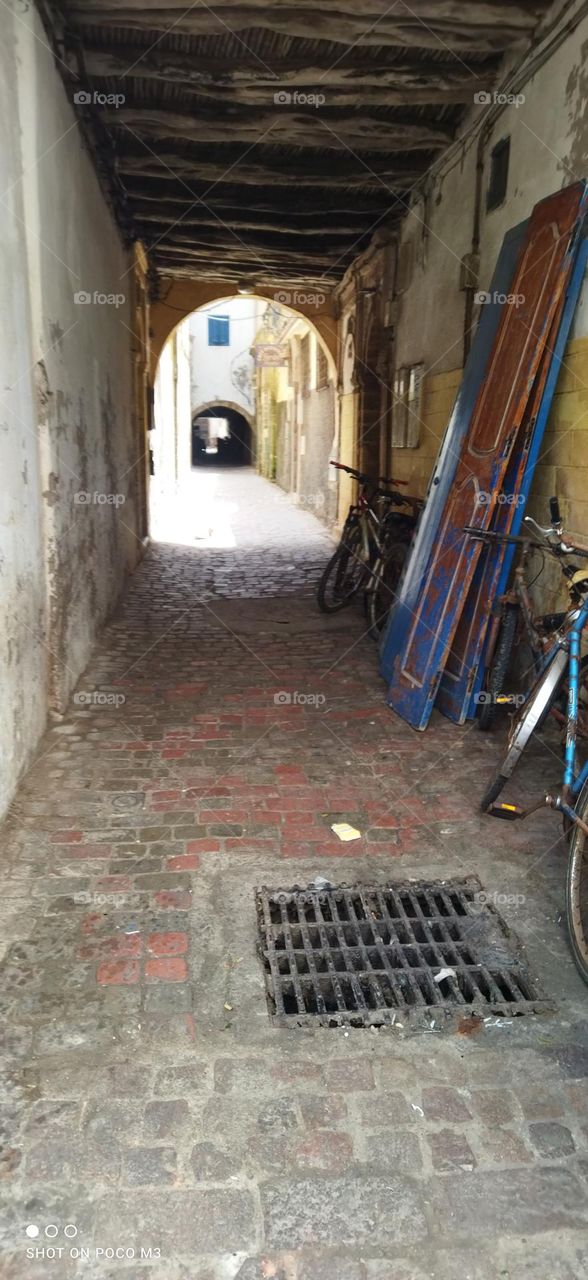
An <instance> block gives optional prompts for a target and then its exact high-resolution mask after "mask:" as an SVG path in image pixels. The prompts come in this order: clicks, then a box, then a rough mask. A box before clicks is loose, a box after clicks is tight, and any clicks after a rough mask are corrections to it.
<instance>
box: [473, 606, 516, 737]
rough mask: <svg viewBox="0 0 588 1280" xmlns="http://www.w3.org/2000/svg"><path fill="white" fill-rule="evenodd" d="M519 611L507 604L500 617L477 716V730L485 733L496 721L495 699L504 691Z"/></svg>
mask: <svg viewBox="0 0 588 1280" xmlns="http://www.w3.org/2000/svg"><path fill="white" fill-rule="evenodd" d="M518 618H519V609H518V605H516V604H508V605H507V606H506V608H505V610H504V613H503V615H502V624H501V627H500V635H499V637H498V643H497V645H496V649H495V650H494V658H493V660H492V665H491V667H490V670H489V672H488V678H487V680H486V689H485V692H486V695H487V697H486V700H485V701H484V702H482V704H481V707H480V714H479V716H478V728H479V729H481V730H482V732H483V733H486V732H487V731H488V730H489V729H491V728H492V725H493V724H494V721H495V719H496V699H497V697H498V696H499V694H501V693H502V690H503V689H504V682H505V680H506V676H507V672H508V664H509V662H510V655H511V653H512V646H513V644H514V638H515V633H516V629H517V622H518Z"/></svg>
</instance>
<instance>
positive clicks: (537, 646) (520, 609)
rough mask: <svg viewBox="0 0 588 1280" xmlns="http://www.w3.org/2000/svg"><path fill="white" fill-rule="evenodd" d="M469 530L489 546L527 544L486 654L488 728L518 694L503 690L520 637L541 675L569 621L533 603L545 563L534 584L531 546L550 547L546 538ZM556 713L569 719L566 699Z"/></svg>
mask: <svg viewBox="0 0 588 1280" xmlns="http://www.w3.org/2000/svg"><path fill="white" fill-rule="evenodd" d="M464 532H467V533H468V534H469V535H470V537H472V538H475V540H476V541H478V542H483V543H485V545H486V546H495V545H497V544H500V545H502V546H506V545H508V544H509V543H510V544H511V545H512V544H515V545H517V546H519V547H520V549H521V555H520V559H519V563H518V564H517V566H516V568H515V570H514V574H513V583H512V586H511V588H510V590H509V591H507V592H505V594H504V595H503V596H500V597H499V599H498V601H497V602H496V606H495V608H494V610H493V619H492V623H491V627H490V632H489V638H488V645H487V649H486V656H485V662H486V675H485V680H484V687H483V689H482V690H481V692H480V694H479V713H478V728H479V729H480V730H481V731H482V732H484V733H486V732H488V731H489V730H490V729H491V728H492V727H493V725H494V722H495V718H496V711H497V708H498V707H499V706H500V705H507V706H508V705H509V704H510V703H512V695H511V694H504V692H503V690H504V685H505V681H506V676H507V674H508V670H509V665H510V660H511V655H512V651H513V648H514V647H515V640H516V641H517V645H518V643H519V642H520V641H521V640H524V639H526V641H527V643H528V646H529V649H530V653H531V666H532V671H533V674H534V675H535V676H539V675H540V674H541V670H542V665H543V657H544V654H545V653H546V651H547V649H548V648H549V645H550V643H551V641H552V637H553V634H554V632H557V631H558V630H559V629H560V628H561V627H563V626H565V621H566V613H565V612H559V613H544V614H537V613H535V610H534V607H533V601H532V599H531V593H530V588H531V586H533V584H534V583H535V582H536V581H537V579H538V577H539V576H540V574H541V573H542V572H543V566H542V567H541V569H540V570H539V573H537V574H536V575H535V577H534V578H533V580H532V582H531V583H528V581H527V576H528V574H527V569H528V561H529V556H530V553H531V551H533V550H540V551H541V552H545V550H546V548H545V545H544V543H542V542H537V541H534V540H533V539H531V538H529V537H513V536H509V535H508V534H500V533H495V532H493V531H492V530H491V529H487V530H481V529H480V530H478V529H476V528H474V527H473V526H471V525H468V526H466V528H465V530H464ZM561 568H562V572H563V573H564V575H565V576H566V577H567V578H568V579H569V580H571V578H572V577H573V574H574V568H573V566H568V565H565V564H563V563H562V565H561ZM572 591H573V586H572ZM572 603H576V604H578V603H579V599H574V598H572ZM583 664H584V667H585V676H586V678H587V679H588V655H587V656H586V658H585V659H583ZM551 712H552V714H553V715H554V716H555V717H556V718H559V719H560V720H563V719H564V713H565V700H564V705H563V709H562V710H561V712H560V710H559V708H558V706H557V704H556V705H554V706H553V707H552V708H551Z"/></svg>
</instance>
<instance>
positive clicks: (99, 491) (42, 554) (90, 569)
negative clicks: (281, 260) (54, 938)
mask: <svg viewBox="0 0 588 1280" xmlns="http://www.w3.org/2000/svg"><path fill="white" fill-rule="evenodd" d="M2 27H3V40H2V41H1V42H0V59H1V61H2V64H3V65H2V75H1V77H0V79H1V84H2V88H1V90H0V92H1V94H2V106H3V110H2V124H1V126H0V128H1V130H2V162H3V172H2V191H3V193H4V194H3V200H2V207H1V209H0V218H1V222H2V235H1V237H0V246H1V247H0V251H1V252H2V258H3V264H2V266H3V269H2V283H1V288H2V293H3V304H4V305H3V306H2V310H1V315H2V317H3V319H2V324H3V341H2V343H1V344H0V360H1V362H2V365H3V368H2V383H1V385H2V393H1V396H0V399H1V408H0V429H1V431H2V436H3V458H4V462H3V467H2V473H1V476H0V487H1V500H2V521H1V528H0V547H1V570H0V571H1V578H0V583H1V588H2V610H1V617H2V623H1V625H2V629H3V635H2V638H1V648H2V655H3V657H2V661H3V665H4V671H3V679H2V680H1V681H0V754H1V763H0V810H3V809H5V808H6V805H7V803H8V802H9V799H10V796H11V794H12V791H13V789H14V786H15V784H16V781H17V779H18V777H19V776H20V774H21V773H22V771H23V769H24V768H25V767H26V765H27V762H28V761H29V759H30V758H31V756H32V753H33V751H34V748H35V746H36V744H37V742H38V739H39V737H40V735H41V732H42V730H43V727H44V725H45V722H46V717H47V711H48V709H49V708H51V709H52V710H53V711H56V712H60V711H61V710H63V709H64V708H65V705H66V703H67V699H68V696H69V694H70V692H71V691H72V689H73V687H74V686H75V684H76V682H77V680H78V677H79V675H80V672H81V671H82V670H83V668H84V666H85V665H86V663H87V662H88V659H89V657H90V654H91V651H92V648H93V645H94V643H95V640H96V636H97V632H98V630H99V628H100V626H101V625H102V623H103V622H104V620H105V619H106V617H107V615H108V614H109V613H110V611H111V610H112V609H113V607H114V605H115V603H116V601H117V598H118V596H119V593H120V591H121V588H122V586H123V583H124V579H125V575H126V573H127V572H128V571H129V570H130V569H132V568H133V566H134V564H135V563H136V560H137V558H138V556H139V554H140V551H141V540H140V537H138V536H137V528H140V524H139V522H138V518H137V505H138V504H137V484H136V465H137V441H136V438H135V440H133V417H132V367H131V356H130V337H131V335H130V324H129V321H130V293H131V287H130V276H129V275H128V274H127V270H128V268H129V266H130V265H131V263H130V257H129V255H128V253H127V252H126V251H125V250H124V249H123V246H122V244H121V241H120V238H119V235H118V232H117V231H116V228H115V225H114V222H113V220H112V217H111V214H110V212H109V210H108V207H107V205H106V203H105V200H104V198H103V195H102V192H101V190H100V187H99V185H98V181H97V178H96V175H95V172H94V169H93V167H92V163H91V161H90V158H89V156H88V154H87V152H86V149H85V147H84V144H83V142H82V138H81V135H80V133H79V130H78V126H77V124H76V120H75V116H74V113H73V109H72V105H71V104H70V102H69V101H68V100H67V97H66V93H65V90H64V87H63V83H62V81H61V79H60V77H59V75H58V73H57V71H56V68H55V65H54V60H53V56H52V53H51V51H50V50H49V48H48V46H47V42H46V38H45V33H44V30H43V28H42V27H41V24H40V21H39V19H38V17H37V14H36V11H35V10H34V8H33V7H32V6H31V7H30V8H29V9H28V10H27V14H26V17H25V19H22V18H17V16H16V15H12V14H11V13H10V12H9V11H8V9H7V10H6V11H5V13H4V15H3V19H2ZM80 293H81V294H82V295H84V294H85V295H89V296H90V297H91V301H89V302H88V301H85V302H84V301H81V300H80V299H79V296H78V300H77V301H76V294H77V295H79V294H80ZM95 294H96V297H95ZM98 295H100V297H104V298H107V297H110V296H114V295H116V298H117V301H116V303H114V302H112V301H111V302H107V301H103V302H100V301H98V300H97V298H98ZM80 495H82V497H81V499H80Z"/></svg>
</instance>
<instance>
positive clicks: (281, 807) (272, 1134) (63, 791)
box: [0, 471, 588, 1280]
mask: <svg viewBox="0 0 588 1280" xmlns="http://www.w3.org/2000/svg"><path fill="white" fill-rule="evenodd" d="M237 475H238V480H237ZM205 479H208V480H211V479H213V477H212V476H209V475H208V474H207V477H202V476H199V482H203V481H204V480H205ZM214 479H215V482H216V485H217V489H216V500H217V502H218V503H219V506H220V507H221V509H222V508H223V506H224V510H225V511H227V512H228V511H231V510H234V506H235V498H236V495H237V490H236V485H237V483H238V485H239V495H240V498H241V506H240V510H239V514H238V518H237V519H236V520H235V521H234V523H233V529H234V532H235V535H236V537H235V543H236V545H234V546H231V547H230V548H229V547H225V546H218V545H215V541H214V536H211V539H210V545H207V546H202V547H199V549H195V548H194V547H190V546H180V545H163V544H155V545H153V546H151V548H150V550H149V552H148V554H147V556H146V557H145V559H144V560H143V563H142V564H141V566H140V568H139V570H138V571H137V573H136V574H135V577H134V579H133V582H132V584H131V586H130V589H129V591H128V593H127V595H126V598H125V600H124V602H123V604H122V606H121V608H120V609H119V610H118V612H117V613H116V615H115V616H114V618H113V619H112V621H111V623H110V624H109V626H108V627H107V628H106V630H105V632H104V634H103V637H102V640H101V643H100V646H99V648H98V650H97V651H96V653H95V655H94V657H93V659H92V661H91V663H90V665H89V666H88V668H87V670H86V671H85V673H84V674H83V676H82V677H81V679H80V681H79V684H78V687H77V690H76V692H75V693H74V695H73V699H72V701H71V702H70V704H69V706H68V708H67V711H66V713H65V714H64V716H63V718H62V720H61V721H60V723H58V724H55V725H54V727H53V728H52V729H51V730H50V732H49V733H47V734H46V736H45V738H44V739H43V741H42V743H41V746H40V750H39V754H38V758H37V760H36V762H35V763H34V765H33V766H32V768H31V769H30V771H29V772H28V774H27V776H26V777H25V779H24V780H23V782H22V784H21V787H20V789H19V792H18V796H17V799H16V801H15V803H14V805H13V807H12V810H11V813H10V815H9V819H8V822H7V826H6V828H5V833H4V841H3V854H4V861H3V869H2V883H1V886H0V902H1V904H2V907H1V910H2V933H3V937H4V939H5V942H6V946H7V953H6V959H5V963H4V968H3V973H2V988H1V1004H2V1017H3V1020H4V1021H5V1024H6V1025H5V1028H4V1034H3V1047H2V1065H3V1067H4V1068H5V1071H4V1075H3V1103H2V1117H3V1121H4V1123H5V1126H6V1129H7V1130H8V1131H9V1133H10V1137H9V1140H8V1142H7V1145H6V1147H5V1149H4V1151H3V1172H4V1175H5V1176H4V1186H3V1193H2V1221H3V1228H2V1234H3V1247H4V1250H5V1254H4V1262H3V1271H2V1274H3V1276H5V1277H10V1280H30V1277H34V1276H37V1275H38V1274H40V1267H41V1265H42V1266H43V1268H44V1269H43V1274H44V1275H50V1276H56V1277H59V1280H65V1278H66V1277H69V1276H73V1277H76V1278H77V1277H81V1276H87V1275H92V1276H94V1275H96V1276H100V1277H111V1276H112V1277H117V1280H118V1277H123V1276H128V1277H132V1278H133V1280H139V1277H140V1280H149V1278H150V1277H157V1280H160V1277H162V1278H164V1280H187V1278H188V1277H189V1280H221V1277H223V1278H225V1277H227V1276H228V1277H240V1280H262V1278H263V1277H268V1276H273V1277H275V1278H276V1280H278V1278H279V1280H393V1278H394V1280H397V1278H398V1280H400V1278H401V1277H402V1280H417V1277H418V1280H421V1278H422V1280H424V1278H425V1277H430V1276H434V1277H435V1278H436V1280H453V1278H454V1277H455V1276H456V1275H464V1276H465V1275H469V1276H475V1277H476V1280H495V1277H496V1276H497V1275H500V1274H507V1273H508V1274H510V1275H512V1276H518V1277H528V1280H531V1278H532V1280H536V1278H537V1277H540V1276H541V1277H543V1276H545V1277H546V1276H548V1275H549V1276H555V1275H562V1276H563V1275H566V1276H570V1277H573V1276H577V1275H579V1274H580V1273H581V1271H582V1269H583V1268H584V1267H585V1263H586V1223H587V1209H586V1193H585V1181H584V1178H585V1173H586V1160H585V1155H584V1153H585V1145H586V1129H585V1108H586V1097H587V1095H586V1084H587V1078H588V1050H587V1049H586V1046H585V1038H584V1030H583V1028H584V1027H585V1019H584V1003H585V993H584V989H583V987H582V984H581V982H580V980H579V978H578V977H577V975H576V973H575V970H574V968H573V965H572V961H571V959H570V956H569V952H568V947H567V943H566V939H565V935H564V932H563V926H562V922H561V899H562V866H561V849H560V846H559V845H554V844H553V840H554V839H555V835H556V829H555V820H554V821H553V828H552V827H551V826H550V825H549V824H548V823H546V822H545V821H544V820H543V819H541V820H538V821H537V822H536V823H534V824H531V825H527V826H526V827H524V828H522V829H521V831H518V830H517V831H516V832H515V837H514V839H513V838H512V833H510V832H509V842H508V847H506V844H505V841H504V839H503V836H502V827H501V826H500V824H492V823H488V822H487V821H486V822H484V821H483V820H482V819H481V818H480V816H479V814H478V813H477V809H476V801H477V796H478V793H479V789H480V786H481V784H482V781H483V779H484V777H485V775H486V772H487V769H488V761H489V755H490V751H489V746H488V742H487V740H486V739H485V738H484V737H483V735H481V734H480V733H479V732H478V731H477V729H475V728H470V729H469V730H468V731H467V732H465V733H464V732H462V731H460V730H457V729H456V728H455V727H453V726H451V725H450V724H449V722H448V721H446V720H443V719H442V718H441V717H440V716H438V717H436V719H435V721H434V724H433V725H432V726H431V728H430V730H429V732H428V735H427V738H426V741H423V739H422V738H418V739H417V738H416V736H415V734H414V733H413V731H412V730H411V729H410V728H409V727H408V726H406V725H404V724H403V723H402V722H401V721H400V720H398V719H394V720H392V719H391V718H390V715H389V712H388V711H387V710H386V708H385V706H384V704H383V700H382V690H381V685H380V682H379V680H378V679H377V677H376V675H375V670H374V661H373V650H372V644H371V642H370V641H369V639H367V638H366V636H365V634H364V620H363V618H362V615H361V612H360V611H359V610H357V611H355V612H350V613H345V614H342V615H339V616H338V617H336V618H331V619H325V618H324V617H323V616H321V615H320V614H318V613H317V610H316V607H315V603H314V600H313V596H312V588H313V584H314V582H315V581H316V577H317V573H318V571H319V569H320V567H321V566H322V564H323V563H324V559H325V556H326V555H327V554H328V550H329V545H330V543H329V539H328V537H327V535H326V534H325V532H324V528H323V527H322V526H321V525H320V524H319V523H318V521H316V520H315V518H314V517H313V516H311V515H309V514H308V513H305V512H300V511H299V510H296V509H295V508H293V507H292V506H290V505H289V504H287V503H286V502H284V501H282V502H281V504H279V505H278V506H276V503H275V500H274V495H275V488H274V487H273V486H270V485H269V483H268V482H267V481H265V480H262V479H261V478H260V477H258V476H255V475H254V474H253V473H251V472H250V471H247V472H243V471H239V472H238V473H231V472H229V471H219V473H218V474H217V476H216V477H215V478H214ZM537 767H541V760H540V759H539V760H536V761H535V769H536V768H537ZM337 821H349V822H350V823H352V824H353V825H354V826H355V827H356V828H357V829H358V830H359V831H360V832H361V839H359V840H357V841H355V842H352V843H347V844H345V843H341V842H340V841H339V840H338V839H337V838H336V836H335V835H334V834H333V832H332V830H331V827H332V824H333V823H334V822H337ZM472 872H477V873H479V874H480V875H481V876H482V877H483V882H484V885H485V886H486V890H487V892H488V893H489V894H495V893H496V894H498V895H499V896H498V899H497V901H498V903H499V905H500V910H501V911H502V912H503V914H504V915H505V916H506V918H507V919H508V920H509V922H511V923H513V924H514V925H515V926H516V928H517V930H518V931H519V934H520V936H521V937H522V939H523V942H524V944H525V946H526V948H527V951H528V957H529V959H530V960H531V962H532V964H533V966H534V967H535V969H536V971H537V972H538V974H539V975H540V977H541V979H542V980H543V982H544V983H545V986H546V988H547V990H548V992H549V993H550V994H551V996H552V997H553V996H554V995H555V994H556V993H557V1001H558V1011H557V1014H556V1016H550V1017H547V1018H546V1017H535V1018H532V1017H527V1018H520V1019H514V1020H513V1021H511V1022H510V1023H508V1024H507V1023H506V1022H505V1021H504V1020H501V1019H496V1018H491V1019H489V1021H488V1025H487V1026H485V1027H484V1026H482V1027H481V1029H480V1030H479V1031H478V1034H477V1035H475V1036H473V1037H472V1036H470V1035H468V1034H466V1033H467V1032H468V1031H469V1030H471V1028H470V1027H469V1026H468V1023H467V1019H466V1020H465V1021H464V1023H463V1026H462V1034H459V1033H458V1034H447V1033H446V1032H445V1031H444V1029H443V1027H442V1025H441V1024H439V1025H435V1021H434V1020H431V1023H430V1025H427V1026H426V1027H425V1028H424V1031H423V1030H422V1031H421V1034H419V1035H417V1036H410V1035H406V1034H405V1030H404V1029H403V1028H400V1027H389V1028H387V1029H380V1030H377V1031H376V1030H373V1031H371V1032H370V1031H369V1030H362V1029H354V1028H353V1027H346V1028H344V1027H339V1028H336V1027H333V1028H330V1029H319V1030H316V1031H311V1030H308V1029H307V1030H304V1029H298V1030H295V1029H289V1030H285V1031H284V1030H283V1031H277V1030H276V1029H275V1028H273V1027H272V1026H271V1025H270V1022H269V1020H268V1014H267V1008H266V998H265V991H264V981H263V975H262V968H261V964H260V960H259V957H258V955H257V952H256V921H255V905H254V889H255V887H256V886H260V885H262V884H265V885H267V886H270V887H272V888H276V889H279V888H287V887H288V886H291V885H292V884H295V883H297V884H301V885H305V884H307V883H308V882H309V881H311V880H313V879H314V878H315V877H316V876H317V875H320V876H323V877H326V878H328V879H330V880H332V881H333V882H345V883H347V884H353V883H354V882H355V881H357V880H358V879H361V880H363V881H364V882H368V883H373V882H377V883H378V884H381V885H384V884H385V883H386V882H387V881H389V879H390V877H395V878H398V877H401V878H408V877H411V876H413V877H414V876H418V877H421V876H429V875H430V876H432V877H433V878H435V877H438V876H441V877H447V876H451V875H457V876H462V875H464V874H468V873H472ZM54 1224H58V1235H57V1236H56V1237H55V1239H53V1238H52V1237H51V1232H50V1231H48V1233H47V1234H46V1228H48V1227H50V1226H52V1225H54ZM67 1224H69V1226H70V1227H72V1226H73V1227H75V1228H76V1231H77V1235H76V1237H75V1241H74V1243H75V1246H76V1247H78V1246H79V1247H80V1248H88V1249H90V1250H91V1251H92V1252H91V1257H92V1259H93V1262H92V1263H91V1264H88V1263H87V1262H85V1263H82V1262H81V1261H79V1260H78V1259H77V1257H76V1255H75V1254H74V1256H73V1257H71V1256H70V1253H69V1250H70V1249H71V1243H72V1241H71V1237H70V1238H69V1239H68V1238H66V1237H65V1235H64V1227H65V1225H67ZM37 1232H38V1234H37ZM472 1241H475V1244H474V1245H473V1244H472ZM59 1243H60V1244H61V1245H62V1246H66V1247H67V1248H66V1252H64V1254H63V1255H62V1256H61V1258H60V1259H58V1260H57V1261H56V1260H53V1261H51V1260H50V1258H51V1255H46V1256H45V1260H44V1262H40V1261H39V1260H35V1258H34V1250H35V1248H41V1247H42V1248H45V1249H47V1248H49V1247H54V1246H56V1245H58V1244H59ZM121 1248H123V1249H125V1250H128V1251H129V1252H128V1254H127V1255H126V1259H125V1257H123V1255H120V1254H119V1256H118V1259H117V1257H116V1254H115V1255H114V1257H113V1256H112V1255H110V1259H109V1255H108V1253H107V1251H108V1250H116V1249H121ZM27 1250H28V1254H27ZM95 1250H103V1251H104V1252H103V1253H100V1254H99V1255H98V1257H97V1258H96V1256H95V1252H94V1251H95ZM141 1250H143V1254H142V1253H141ZM133 1251H134V1253H133ZM149 1251H151V1252H149ZM48 1258H49V1260H48ZM141 1258H143V1261H141ZM145 1259H150V1262H146V1261H145Z"/></svg>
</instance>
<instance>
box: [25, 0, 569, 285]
mask: <svg viewBox="0 0 588 1280" xmlns="http://www.w3.org/2000/svg"><path fill="white" fill-rule="evenodd" d="M39 3H40V4H41V7H42V11H43V12H44V16H45V20H46V21H49V23H50V25H51V28H52V33H53V37H54V39H55V40H56V42H57V47H58V50H59V53H60V56H61V58H62V59H63V62H64V63H66V64H67V66H68V67H69V68H70V76H69V77H68V85H69V91H70V92H71V94H72V96H74V95H75V94H76V93H77V94H79V92H80V91H85V96H86V97H88V96H89V97H90V99H91V101H89V102H79V103H78V104H77V108H76V109H77V110H78V111H79V112H80V113H81V115H82V116H83V120H84V125H85V127H86V128H87V129H88V130H89V133H90V136H91V137H92V139H93V145H94V147H95V150H96V153H97V158H98V161H99V164H100V167H101V169H102V170H103V171H106V173H107V174H108V175H109V179H110V186H111V190H112V191H114V193H115V197H116V205H117V209H118V213H119V216H120V218H121V221H123V223H124V224H125V226H126V229H127V230H128V231H129V232H130V234H131V235H136V236H140V237H141V239H142V240H143V241H144V242H145V244H146V245H147V247H148V248H149V249H150V257H151V259H152V262H153V263H154V265H155V267H156V268H157V269H158V270H159V271H160V272H162V273H164V274H166V275H169V274H172V275H177V276H194V275H198V276H201V277H214V278H216V279H219V278H220V279H223V280H227V281H230V282H238V281H249V282H251V283H252V282H254V281H255V282H256V283H258V284H259V285H268V284H275V283H277V282H280V283H282V282H285V281H289V282H291V283H292V284H298V285H302V286H303V285H307V286H308V285H311V284H316V283H317V282H318V281H320V282H321V284H322V285H323V286H324V287H327V286H332V285H333V284H334V283H335V282H336V281H337V280H338V279H339V278H340V277H341V276H342V274H343V272H344V271H345V269H346V267H347V266H348V265H349V263H350V261H352V259H353V258H354V257H355V256H356V255H357V253H358V252H360V251H361V249H362V248H364V247H365V246H366V244H367V243H368V241H369V238H370V236H371V235H372V234H373V232H374V230H375V229H376V228H377V227H382V226H385V225H389V224H390V223H391V222H393V221H394V220H395V219H397V218H398V217H400V216H401V214H402V212H403V210H404V209H405V207H406V203H405V202H406V199H407V195H408V193H409V191H410V188H411V187H412V185H413V184H414V182H415V181H416V180H417V179H418V178H419V176H420V175H422V174H423V173H424V172H425V171H426V170H427V168H428V167H429V166H430V164H431V163H432V161H433V160H434V159H436V158H437V157H438V156H439V154H440V152H442V151H443V150H444V148H446V147H447V146H448V144H449V143H450V141H451V139H452V138H453V137H454V134H455V130H456V126H457V124H458V122H459V120H460V118H461V116H462V114H463V112H464V111H465V110H466V109H467V107H468V106H470V105H471V104H472V101H473V96H474V94H475V93H476V92H478V91H479V90H481V89H487V88H489V87H491V85H492V84H493V83H494V81H495V79H496V75H497V72H498V68H499V65H500V61H501V58H502V57H503V55H504V54H505V52H507V51H511V50H513V49H514V48H516V47H520V48H524V47H525V46H528V45H529V43H530V41H531V39H532V35H533V31H534V28H535V26H536V24H537V22H538V20H539V18H540V17H541V16H542V14H543V13H544V12H545V9H546V7H547V0H488V2H484V0H469V3H468V2H467V0H410V3H408V2H405V0H392V2H391V0H363V3H362V4H361V5H360V4H357V0H323V2H322V3H321V4H317V3H314V2H313V0H296V4H293V3H292V2H291V0H272V3H271V4H269V3H268V2H267V0H246V2H245V3H241V4H236V3H234V0H214V4H208V3H204V0H196V3H195V4H191V5H190V4H187V3H186V0H180V2H179V3H178V0H167V2H166V0H39ZM97 94H100V95H106V96H107V97H109V96H112V95H117V96H118V98H119V99H124V100H119V101H117V103H116V105H115V104H114V103H112V102H108V101H106V102H104V101H100V100H98V99H97V98H96V95H97Z"/></svg>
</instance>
